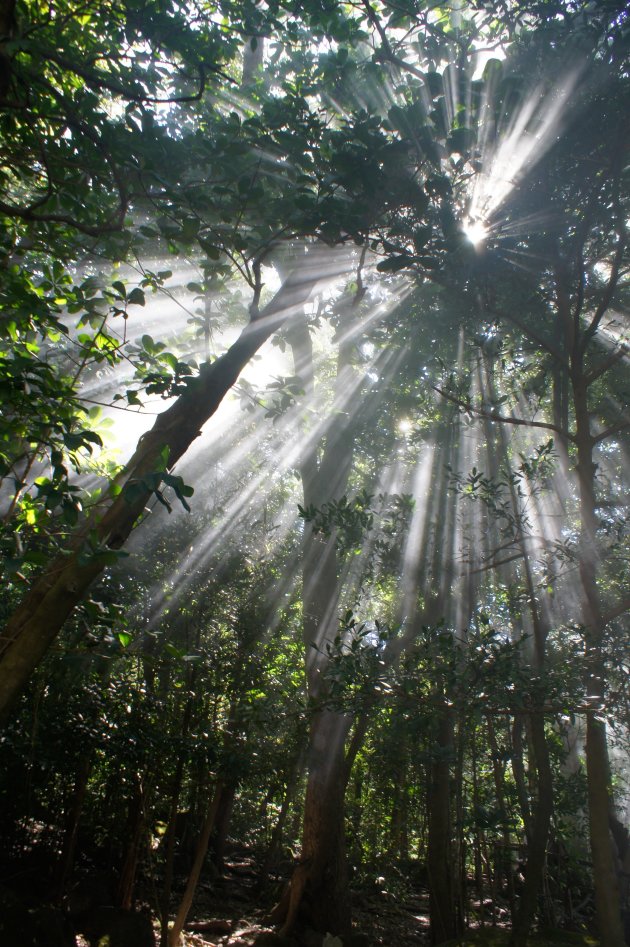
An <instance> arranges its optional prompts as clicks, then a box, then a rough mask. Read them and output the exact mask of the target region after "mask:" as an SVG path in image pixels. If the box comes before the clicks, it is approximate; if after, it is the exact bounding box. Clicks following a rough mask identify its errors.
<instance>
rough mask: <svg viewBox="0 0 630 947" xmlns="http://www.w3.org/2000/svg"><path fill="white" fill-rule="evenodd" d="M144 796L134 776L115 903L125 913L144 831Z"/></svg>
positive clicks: (128, 903) (139, 782) (129, 906)
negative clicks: (124, 847)
mask: <svg viewBox="0 0 630 947" xmlns="http://www.w3.org/2000/svg"><path fill="white" fill-rule="evenodd" d="M145 824H146V820H145V795H144V789H143V786H142V780H141V778H140V777H139V776H138V775H137V774H136V775H134V781H133V796H132V797H131V802H130V803H129V816H128V819H127V849H126V851H125V858H124V861H123V866H122V869H121V872H120V881H119V883H118V895H117V901H118V904H119V905H120V907H121V908H124V910H125V911H129V910H131V908H132V906H133V892H134V888H135V884H136V874H137V871H138V861H139V859H140V850H141V847H142V838H143V835H144V829H145Z"/></svg>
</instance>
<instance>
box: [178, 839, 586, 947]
mask: <svg viewBox="0 0 630 947" xmlns="http://www.w3.org/2000/svg"><path fill="white" fill-rule="evenodd" d="M258 878H259V866H258V864H257V862H256V860H255V858H254V857H253V856H252V855H251V853H248V852H247V851H246V850H244V849H243V850H239V851H237V852H233V853H231V855H230V857H229V858H227V859H226V862H225V865H224V870H223V872H222V873H221V874H220V875H219V876H218V877H215V878H214V879H213V880H212V881H209V882H205V883H202V884H201V885H200V886H199V889H198V891H197V897H196V899H195V904H194V907H193V911H192V913H191V916H190V918H189V923H188V924H187V925H186V929H185V933H184V935H183V938H182V943H183V944H184V945H185V947H320V945H321V941H322V938H321V935H319V936H317V935H315V934H314V933H312V934H310V935H309V933H308V932H306V933H302V934H301V935H299V937H294V938H281V937H279V935H278V933H277V931H276V930H275V929H274V928H273V927H270V926H269V924H268V923H267V921H266V915H267V914H268V913H269V911H270V910H271V908H272V906H273V904H274V900H277V898H278V897H279V895H280V891H281V889H282V885H283V883H284V880H283V879H278V880H277V888H276V891H275V892H274V891H273V890H269V889H268V890H267V892H266V893H261V892H260V890H259V887H258ZM352 908H353V918H354V929H355V931H356V934H357V935H358V936H357V937H356V940H355V938H354V937H353V942H354V943H357V944H358V943H361V944H362V945H364V947H397V945H399V944H400V945H403V944H404V945H405V947H413V945H427V944H429V943H430V939H429V914H428V912H429V897H428V892H427V891H426V889H425V888H423V887H421V886H420V885H418V886H416V885H413V884H411V883H409V882H406V883H405V882H401V883H399V884H395V885H389V886H388V885H387V884H386V883H385V880H384V879H383V878H375V879H374V883H373V884H371V885H370V886H367V885H365V884H364V885H362V886H360V887H358V888H357V890H355V891H354V893H353V899H352ZM500 913H501V914H504V913H505V912H500ZM474 926H475V927H476V930H471V931H470V932H469V934H468V935H467V936H466V937H465V938H464V939H463V940H462V941H459V942H458V943H459V944H461V945H462V947H465V945H471V947H473V945H488V947H491V945H496V947H500V945H505V944H507V939H508V936H509V932H508V930H507V928H506V926H505V923H504V922H503V923H502V918H501V917H499V918H497V919H495V925H494V926H493V925H491V924H488V923H486V924H485V926H483V927H479V926H478V925H474ZM529 943H531V945H532V947H546V945H550V947H551V945H553V947H571V945H576V947H577V945H583V947H596V945H597V943H598V941H596V940H595V939H594V938H592V937H590V936H589V935H588V934H577V933H567V932H564V931H562V932H560V931H550V932H548V933H538V934H535V935H533V936H532V938H531V940H530V941H529Z"/></svg>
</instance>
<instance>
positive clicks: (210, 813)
mask: <svg viewBox="0 0 630 947" xmlns="http://www.w3.org/2000/svg"><path fill="white" fill-rule="evenodd" d="M222 791H223V786H222V783H221V782H218V783H217V785H216V787H215V790H214V793H213V795H212V798H211V799H210V802H209V804H208V809H207V812H206V818H205V820H204V823H203V828H202V830H201V835H200V836H199V841H198V843H197V851H196V852H195V860H194V862H193V866H192V868H191V869H190V875H189V876H188V881H187V882H186V890H185V891H184V894H183V895H182V900H181V902H180V905H179V908H178V909H177V914H176V915H175V920H174V921H173V924H172V927H171V930H170V933H169V938H168V943H169V947H178V945H179V941H180V937H181V933H182V931H183V929H184V924H185V923H186V918H187V917H188V912H189V911H190V909H191V907H192V903H193V899H194V897H195V891H196V890H197V885H198V883H199V878H200V876H201V871H202V868H203V863H204V861H205V860H206V854H207V852H208V843H209V841H210V835H211V834H212V830H213V828H214V824H215V821H216V816H217V811H218V808H219V802H220V801H221V793H222Z"/></svg>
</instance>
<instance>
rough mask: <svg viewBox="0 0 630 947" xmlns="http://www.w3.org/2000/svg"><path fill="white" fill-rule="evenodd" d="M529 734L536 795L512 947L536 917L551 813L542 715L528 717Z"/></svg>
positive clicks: (524, 939) (550, 781)
mask: <svg viewBox="0 0 630 947" xmlns="http://www.w3.org/2000/svg"><path fill="white" fill-rule="evenodd" d="M531 735H532V746H533V749H534V756H535V765H536V775H537V780H536V788H537V795H536V806H535V809H534V817H533V824H532V833H531V838H530V839H529V840H528V844H527V872H526V874H525V884H524V887H523V892H522V894H521V899H520V903H519V906H518V910H517V914H516V919H515V921H514V926H513V930H512V937H511V940H510V943H511V944H512V945H513V947H525V944H526V943H527V936H528V934H529V931H530V929H531V926H532V924H533V921H534V918H535V916H536V909H537V906H538V895H539V893H540V890H541V888H542V882H543V878H544V872H545V862H546V856H547V841H548V839H549V826H550V823H551V816H552V814H553V779H552V775H551V766H550V762H549V748H548V746H547V737H546V735H545V718H544V714H542V713H535V714H532V717H531Z"/></svg>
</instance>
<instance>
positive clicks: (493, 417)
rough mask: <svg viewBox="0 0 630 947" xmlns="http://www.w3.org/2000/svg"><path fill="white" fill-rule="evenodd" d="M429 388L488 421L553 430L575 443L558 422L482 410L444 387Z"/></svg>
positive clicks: (463, 409)
mask: <svg viewBox="0 0 630 947" xmlns="http://www.w3.org/2000/svg"><path fill="white" fill-rule="evenodd" d="M431 388H432V389H433V391H436V392H437V393H438V394H439V395H441V396H442V397H443V398H445V399H446V400H447V401H450V402H451V403H452V404H455V405H457V406H458V407H459V408H461V410H462V411H466V412H468V413H469V414H474V415H475V416H476V417H478V418H486V419H487V420H488V421H499V422H500V423H501V424H513V425H516V426H517V427H537V428H542V429H543V430H544V431H555V433H556V434H559V435H560V436H561V437H564V438H566V439H567V440H568V441H572V442H573V443H576V438H575V435H573V434H569V432H568V431H565V430H564V428H562V427H560V425H559V424H548V423H547V422H546V421H528V420H526V419H525V418H516V417H514V415H511V414H499V412H498V411H484V410H483V408H475V406H474V405H472V404H470V402H468V401H462V399H461V398H457V397H456V396H455V395H451V394H449V392H447V391H444V389H443V388H440V387H439V386H438V385H431Z"/></svg>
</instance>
